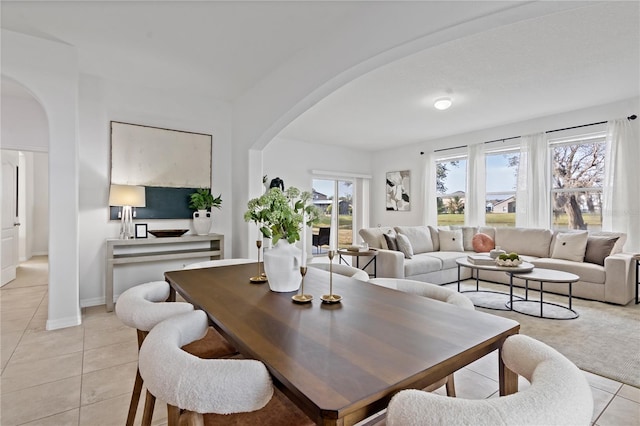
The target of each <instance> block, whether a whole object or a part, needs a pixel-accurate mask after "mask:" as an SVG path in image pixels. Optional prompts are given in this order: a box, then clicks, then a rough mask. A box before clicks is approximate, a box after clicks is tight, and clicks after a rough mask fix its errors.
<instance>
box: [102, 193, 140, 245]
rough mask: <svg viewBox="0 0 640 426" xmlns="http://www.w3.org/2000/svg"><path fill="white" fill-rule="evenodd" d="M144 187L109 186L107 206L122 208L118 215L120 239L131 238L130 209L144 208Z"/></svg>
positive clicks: (131, 221) (131, 214) (131, 219)
mask: <svg viewBox="0 0 640 426" xmlns="http://www.w3.org/2000/svg"><path fill="white" fill-rule="evenodd" d="M144 194H145V193H144V186H134V185H111V189H110V190H109V205H110V206H118V207H122V213H121V215H120V238H122V239H123V240H128V239H131V238H133V235H134V234H133V213H132V209H131V208H132V207H145V205H146V200H145V195H144Z"/></svg>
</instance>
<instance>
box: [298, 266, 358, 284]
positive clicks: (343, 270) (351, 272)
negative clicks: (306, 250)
mask: <svg viewBox="0 0 640 426" xmlns="http://www.w3.org/2000/svg"><path fill="white" fill-rule="evenodd" d="M307 266H308V267H310V268H317V269H322V270H323V271H327V272H328V271H329V263H325V262H318V263H308V264H307ZM332 270H333V273H334V274H339V275H344V276H345V277H351V278H355V279H356V280H360V281H368V280H369V274H368V273H366V272H365V271H363V270H362V269H359V268H356V267H353V266H349V265H344V264H341V263H335V264H333V266H332Z"/></svg>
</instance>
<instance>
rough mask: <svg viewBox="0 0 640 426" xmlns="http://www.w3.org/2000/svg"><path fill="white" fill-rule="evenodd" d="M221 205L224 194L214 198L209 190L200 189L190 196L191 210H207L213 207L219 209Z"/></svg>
mask: <svg viewBox="0 0 640 426" xmlns="http://www.w3.org/2000/svg"><path fill="white" fill-rule="evenodd" d="M221 205H222V194H219V195H218V196H217V197H214V196H213V195H211V191H210V190H209V188H199V189H198V190H197V191H196V192H194V193H193V194H191V195H190V201H189V208H190V209H193V210H207V209H209V208H211V207H215V208H217V209H219V208H220V206H221Z"/></svg>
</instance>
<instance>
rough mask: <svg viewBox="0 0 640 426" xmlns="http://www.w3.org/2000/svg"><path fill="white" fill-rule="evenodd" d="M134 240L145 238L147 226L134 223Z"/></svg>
mask: <svg viewBox="0 0 640 426" xmlns="http://www.w3.org/2000/svg"><path fill="white" fill-rule="evenodd" d="M135 236H136V238H147V224H146V223H136V233H135Z"/></svg>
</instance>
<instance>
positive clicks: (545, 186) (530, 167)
mask: <svg viewBox="0 0 640 426" xmlns="http://www.w3.org/2000/svg"><path fill="white" fill-rule="evenodd" d="M550 182H551V166H550V158H549V148H548V145H547V137H546V134H545V133H535V134H533V135H527V136H523V137H522V138H521V139H520V164H519V166H518V189H517V192H516V226H519V227H526V228H546V229H549V228H551V183H550Z"/></svg>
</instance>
